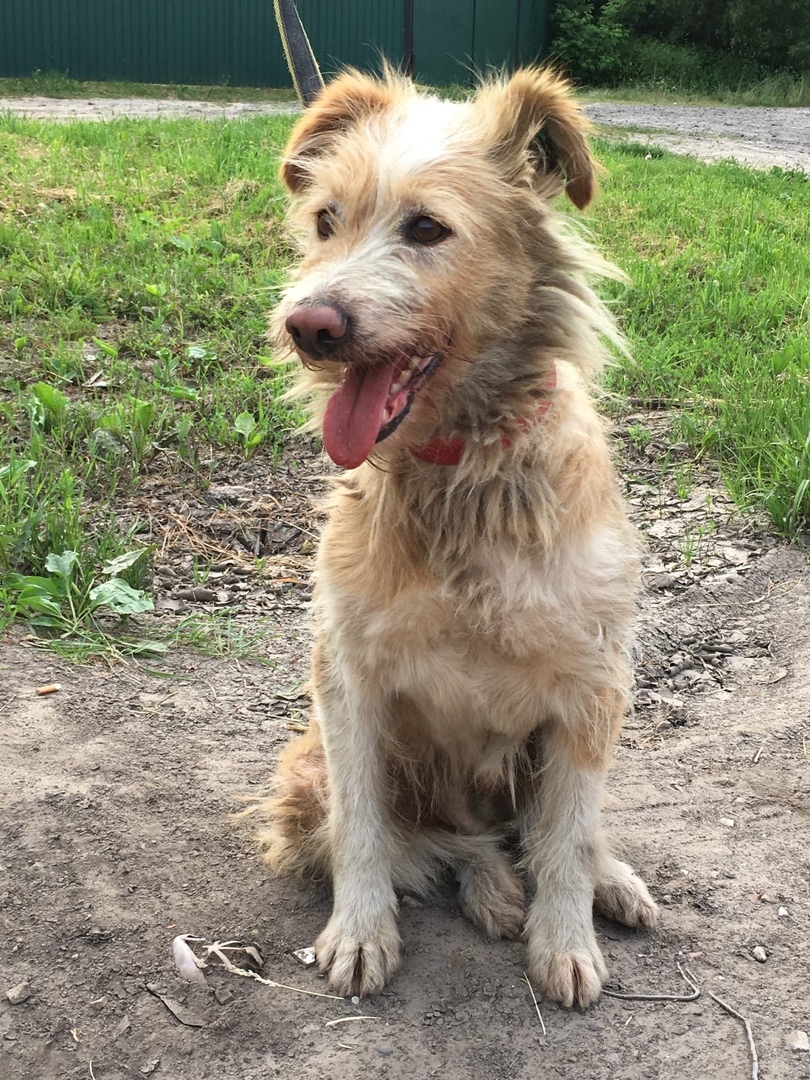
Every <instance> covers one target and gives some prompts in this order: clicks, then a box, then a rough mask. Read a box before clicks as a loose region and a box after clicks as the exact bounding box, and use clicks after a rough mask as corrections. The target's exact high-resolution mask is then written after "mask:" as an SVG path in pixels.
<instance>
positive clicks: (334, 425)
mask: <svg viewBox="0 0 810 1080" xmlns="http://www.w3.org/2000/svg"><path fill="white" fill-rule="evenodd" d="M397 374H398V366H397V365H395V364H385V363H383V364H375V365H374V367H373V368H369V369H366V370H365V371H361V370H359V369H358V368H356V367H354V366H352V365H349V366H347V368H346V371H345V372H344V375H343V378H342V379H341V381H340V385H339V386H338V388H337V390H335V391H334V392H333V393H332V396H331V397H330V398H329V402H328V404H327V406H326V415H325V416H324V418H323V441H324V445H325V446H326V452H327V453H328V454H329V457H330V458H331V459H332V461H334V463H335V464H336V465H342V466H343V468H344V469H356V468H357V466H358V465H362V463H363V462H364V461H365V460H366V458H367V457H368V455H369V454H370V453H371V451H372V449H373V447H374V443H375V442H376V441H377V436H378V435H379V433H380V428H381V427H382V426H383V414H384V413H385V403H386V401H387V400H388V394H389V392H390V390H391V384H392V383H393V381H394V379H395V378H396V376H397Z"/></svg>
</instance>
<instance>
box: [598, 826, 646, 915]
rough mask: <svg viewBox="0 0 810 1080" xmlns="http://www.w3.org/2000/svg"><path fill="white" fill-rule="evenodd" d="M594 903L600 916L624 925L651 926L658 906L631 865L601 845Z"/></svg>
mask: <svg viewBox="0 0 810 1080" xmlns="http://www.w3.org/2000/svg"><path fill="white" fill-rule="evenodd" d="M593 904H594V907H595V908H596V910H597V911H598V912H599V914H600V915H606V916H607V917H608V918H609V919H615V920H616V922H620V923H623V924H624V925H625V926H637V927H652V926H655V924H656V922H657V921H658V908H657V907H656V904H655V901H654V900H653V898H652V897H651V896H650V893H649V891H648V889H647V886H646V885H645V884H644V882H643V881H642V880H641V878H640V877H639V876H638V875H637V874H636V872H635V871H634V870H633V868H632V866H630V865H628V863H626V862H622V861H621V859H617V858H616V857H615V856H613V855H611V854H610V852H609V851H608V850H607V849H606V848H605V847H604V846H602V847H601V849H600V851H599V855H598V866H597V879H596V887H595V889H594V898H593Z"/></svg>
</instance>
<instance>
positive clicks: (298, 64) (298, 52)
mask: <svg viewBox="0 0 810 1080" xmlns="http://www.w3.org/2000/svg"><path fill="white" fill-rule="evenodd" d="M273 6H274V8H275V12H276V22H277V23H278V30H279V33H280V34H281V44H282V45H283V46H284V55H285V57H286V58H287V67H288V68H289V69H290V75H292V81H293V85H294V86H295V92H296V93H297V94H298V98H299V100H300V102H301V104H302V105H304V106H307V105H311V104H312V102H313V101H314V100H315V98H316V97H317V96H318V94H320V92H321V90H323V88H324V85H325V84H324V80H323V75H321V69H320V68H319V67H318V61H317V60H316V59H315V54H314V53H313V51H312V46H311V45H310V43H309V38H308V37H307V32H306V30H305V29H304V27H303V24H302V23H301V17H300V15H299V14H298V9H297V8H296V6H295V2H294V0H274V4H273Z"/></svg>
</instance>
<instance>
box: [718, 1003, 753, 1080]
mask: <svg viewBox="0 0 810 1080" xmlns="http://www.w3.org/2000/svg"><path fill="white" fill-rule="evenodd" d="M709 997H710V998H714V1000H715V1001H716V1002H717V1004H718V1005H719V1006H720V1008H721V1009H725V1010H726V1012H727V1013H729V1014H730V1015H731V1016H734V1017H736V1018H737V1019H738V1020H742V1022H743V1023H744V1024H745V1034H746V1035H747V1036H748V1045H749V1047H750V1048H751V1080H758V1077H759V1055H758V1054H757V1045H756V1043H755V1042H754V1032H753V1029H752V1027H751V1021H750V1020H749V1019H748V1017H746V1016H743V1015H742V1013H738V1012H737V1010H736V1009H732V1007H731V1006H730V1005H729V1004H728V1002H726V1001H723V999H722V998H719V997H718V996H717V994H713V993H712V992H711V990H710V991H709Z"/></svg>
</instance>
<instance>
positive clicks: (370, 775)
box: [313, 647, 400, 997]
mask: <svg viewBox="0 0 810 1080" xmlns="http://www.w3.org/2000/svg"><path fill="white" fill-rule="evenodd" d="M338 667H339V665H338V664H337V663H336V662H335V661H334V660H332V661H327V660H326V659H325V656H324V650H323V648H322V647H318V648H316V653H315V657H314V662H313V682H314V697H315V707H316V709H317V711H318V714H319V718H320V724H321V730H322V732H323V739H324V747H325V750H326V761H327V770H328V774H329V825H330V842H331V862H332V880H333V885H334V907H333V911H332V917H331V918H330V920H329V922H328V923H327V926H326V929H325V930H324V931H323V933H322V934H321V935H320V937H319V938H318V940H317V941H316V943H315V953H316V956H317V958H318V964H319V967H320V969H321V971H323V972H325V973H326V974H327V975H328V976H329V982H330V983H331V985H332V987H333V988H334V989H335V990H336V991H337V993H339V994H345V995H348V994H359V995H360V996H361V997H363V996H365V995H367V994H373V993H375V992H376V991H378V990H381V989H382V987H383V986H384V985H385V983H386V982H387V980H388V979H389V978H390V976H391V975H392V974H393V972H394V971H396V969H397V967H398V966H399V951H400V938H399V932H398V930H397V925H396V909H397V901H396V896H395V895H394V889H393V886H392V884H391V847H392V839H393V838H392V831H391V825H390V820H389V812H388V808H387V805H386V798H385V792H386V770H385V759H384V755H383V752H382V747H381V732H380V724H381V719H382V702H381V701H380V700H379V699H375V696H374V695H372V694H371V693H370V692H369V690H368V689H367V684H366V682H365V680H363V679H361V678H360V677H359V676H358V677H356V678H350V677H347V676H346V674H345V673H342V672H340V671H339V670H338Z"/></svg>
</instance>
